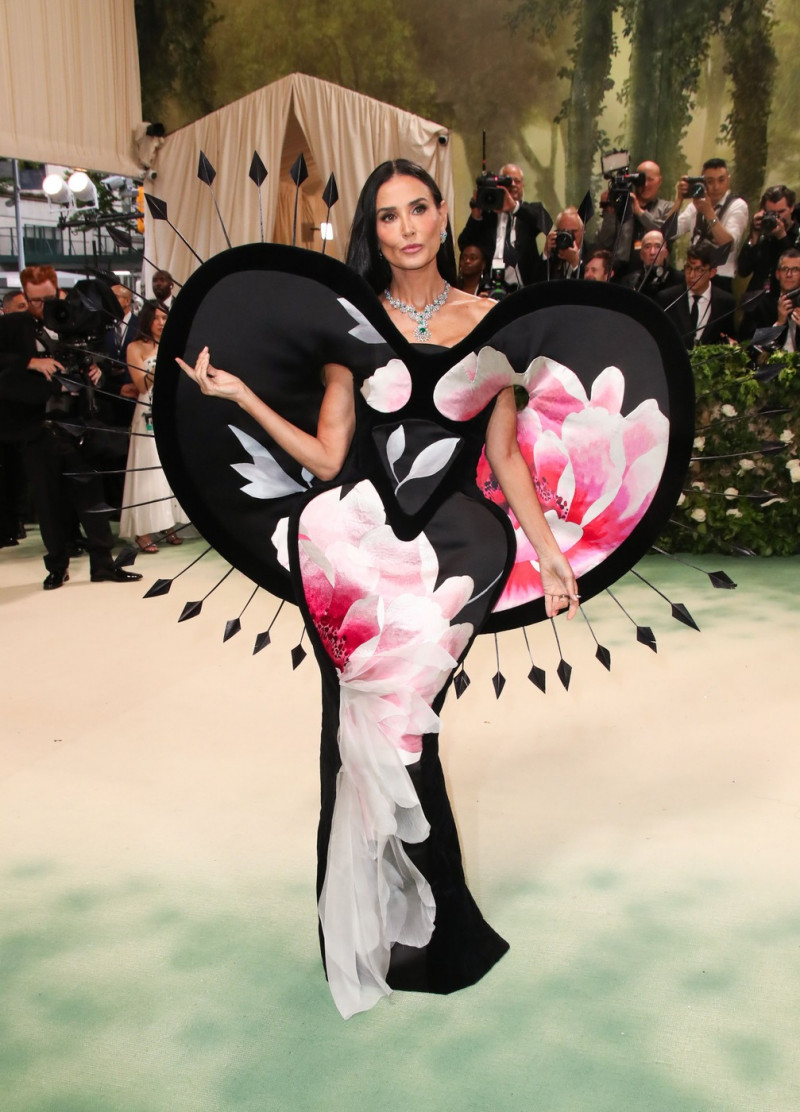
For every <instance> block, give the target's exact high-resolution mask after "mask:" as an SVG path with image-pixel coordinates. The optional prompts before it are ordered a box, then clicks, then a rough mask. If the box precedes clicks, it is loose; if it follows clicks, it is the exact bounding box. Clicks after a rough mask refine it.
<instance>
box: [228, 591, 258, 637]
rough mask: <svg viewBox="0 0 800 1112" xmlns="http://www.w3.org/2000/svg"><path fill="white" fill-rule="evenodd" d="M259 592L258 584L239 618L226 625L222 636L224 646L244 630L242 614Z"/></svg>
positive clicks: (232, 619)
mask: <svg viewBox="0 0 800 1112" xmlns="http://www.w3.org/2000/svg"><path fill="white" fill-rule="evenodd" d="M257 591H258V584H256V586H255V587H254V588H253V593H252V594H251V595H250V598H249V599H248V600H247V602H246V603H245V604H244V606H243V607H242V609H241V610H240V611H239V616H238V617H236V618H231V619H230V621H227V622H226V623H225V633H224V634H223V636H222V643H223V645H224V644H225V642H226V641H230V639H231V637H233V636H234V635H235V634H237V633H238V632H239V631H240V630H241V628H242V621H241V619H242V614H244V612H245V610H246V609H247V607H248V606H249V605H250V603H251V602H252V601H253V599H254V598H255V597H256V592H257Z"/></svg>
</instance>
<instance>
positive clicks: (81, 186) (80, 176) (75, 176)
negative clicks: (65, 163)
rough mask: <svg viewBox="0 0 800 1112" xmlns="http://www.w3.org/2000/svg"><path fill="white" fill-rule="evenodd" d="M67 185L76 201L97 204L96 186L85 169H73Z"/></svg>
mask: <svg viewBox="0 0 800 1112" xmlns="http://www.w3.org/2000/svg"><path fill="white" fill-rule="evenodd" d="M67 185H68V186H69V188H70V192H71V193H72V196H73V197H74V198H75V200H76V201H85V202H88V203H89V204H92V205H95V206H96V205H97V186H96V185H95V184H94V182H93V181H92V179H91V178H90V177H89V175H88V174H87V173H86V171H85V170H75V171H74V173H72V174H70V176H69V178H68V180H67Z"/></svg>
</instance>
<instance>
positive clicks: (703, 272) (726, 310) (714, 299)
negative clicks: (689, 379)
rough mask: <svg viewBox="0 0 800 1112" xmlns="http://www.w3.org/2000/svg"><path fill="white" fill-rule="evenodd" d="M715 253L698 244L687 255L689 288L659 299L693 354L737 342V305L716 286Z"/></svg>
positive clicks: (685, 272)
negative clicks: (695, 350) (702, 347)
mask: <svg viewBox="0 0 800 1112" xmlns="http://www.w3.org/2000/svg"><path fill="white" fill-rule="evenodd" d="M713 261H714V249H713V248H712V247H711V245H710V244H707V243H698V244H696V245H695V246H694V247H690V248H689V250H688V251H687V252H686V266H685V267H684V268H683V277H684V282H685V286H684V287H683V288H681V287H680V286H673V287H672V288H671V289H668V290H663V291H662V292H661V293H660V294H658V295H657V296H656V299H655V301H656V304H657V305H660V306H661V308H662V309H663V310H664V312H665V313H666V315H667V316H668V317H669V319H670V320H671V321H672V322H673V324H674V325H675V327H676V328H677V329H678V331H679V332H680V334H681V339H682V340H683V342H684V344H685V345H686V347H687V348H688V349H689V350H690V351H691V349H692V348H693V347H698V346H699V345H700V344H724V343H727V341H728V340H729V339H735V338H736V331H735V323H734V319H733V314H734V311H735V309H736V302H735V301H734V299H733V295H732V294H729V293H728V292H727V291H726V290H721V289H718V288H717V287H716V286H712V284H711V280H712V279H713V277H714V275H715V274H716V273H717V269H716V267H715V266H714V265H713Z"/></svg>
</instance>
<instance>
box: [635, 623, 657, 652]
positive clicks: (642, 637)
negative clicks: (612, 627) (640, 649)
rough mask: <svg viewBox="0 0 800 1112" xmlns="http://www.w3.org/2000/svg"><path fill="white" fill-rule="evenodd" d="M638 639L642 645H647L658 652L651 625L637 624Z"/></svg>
mask: <svg viewBox="0 0 800 1112" xmlns="http://www.w3.org/2000/svg"><path fill="white" fill-rule="evenodd" d="M636 640H637V641H638V642H639V644H640V645H647V647H648V648H649V649H652V650H653V652H658V648H657V646H656V638H655V634H654V633H653V631H652V629H651V628H650V626H637V627H636Z"/></svg>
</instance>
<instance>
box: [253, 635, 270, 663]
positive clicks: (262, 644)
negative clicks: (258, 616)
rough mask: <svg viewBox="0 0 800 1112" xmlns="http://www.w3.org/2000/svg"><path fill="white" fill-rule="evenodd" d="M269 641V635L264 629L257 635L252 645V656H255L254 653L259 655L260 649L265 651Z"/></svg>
mask: <svg viewBox="0 0 800 1112" xmlns="http://www.w3.org/2000/svg"><path fill="white" fill-rule="evenodd" d="M271 640H272V638H271V637H270V635H269V630H268V629H265V630H264V632H263V633H259V635H258V637H256V642H255V644H254V645H253V656H255V655H256V653H260V652H261V650H262V649H265V648H266V647H267V645H268V644H269V643H270V641H271Z"/></svg>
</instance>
